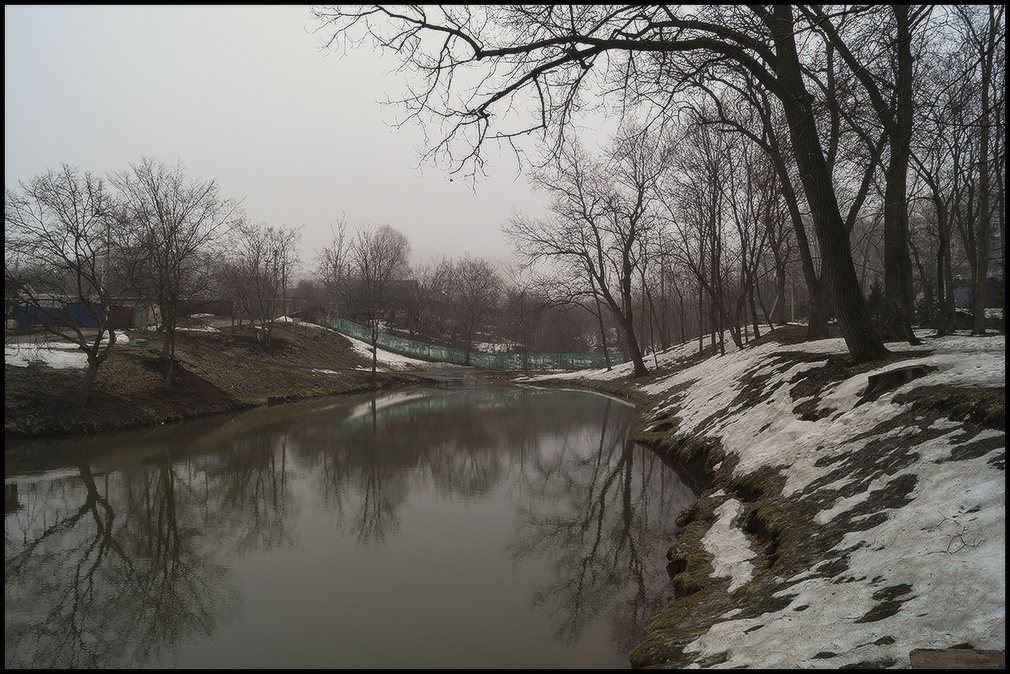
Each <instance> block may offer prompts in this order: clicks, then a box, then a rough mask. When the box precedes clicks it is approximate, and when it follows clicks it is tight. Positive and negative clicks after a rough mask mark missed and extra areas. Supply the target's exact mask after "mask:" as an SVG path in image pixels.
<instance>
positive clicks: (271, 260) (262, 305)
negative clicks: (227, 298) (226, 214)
mask: <svg viewBox="0 0 1010 674" xmlns="http://www.w3.org/2000/svg"><path fill="white" fill-rule="evenodd" d="M300 238H301V230H300V228H291V227H283V226H282V227H278V228H274V227H271V226H268V225H266V224H262V225H249V224H241V225H239V226H237V227H236V228H235V231H234V243H233V245H232V246H230V251H231V254H230V255H229V256H228V259H227V260H226V261H225V262H224V264H223V265H222V277H223V280H224V283H225V285H226V287H228V288H229V290H230V291H231V294H232V296H233V297H234V298H235V300H236V301H237V302H238V303H239V305H240V306H241V307H242V310H243V313H245V314H246V315H248V316H249V318H250V319H251V320H252V321H253V323H254V324H255V323H256V322H257V321H258V322H259V330H258V331H257V333H256V335H257V340H258V341H259V343H260V344H261V345H262V346H263V348H264V349H265V350H267V351H269V350H270V342H271V337H272V334H273V322H274V319H275V318H276V317H277V314H278V312H283V311H284V310H285V304H286V299H287V288H288V284H289V283H290V282H291V279H292V277H293V274H294V271H295V269H296V268H297V265H298V262H299V260H298V241H299V239H300Z"/></svg>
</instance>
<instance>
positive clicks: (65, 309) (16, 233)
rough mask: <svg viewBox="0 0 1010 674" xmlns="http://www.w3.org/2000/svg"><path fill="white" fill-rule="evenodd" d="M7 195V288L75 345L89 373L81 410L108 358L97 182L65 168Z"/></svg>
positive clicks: (104, 235)
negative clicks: (83, 357) (84, 359)
mask: <svg viewBox="0 0 1010 674" xmlns="http://www.w3.org/2000/svg"><path fill="white" fill-rule="evenodd" d="M19 186H20V190H19V191H17V192H14V191H11V190H9V189H8V190H5V192H4V253H5V254H4V283H5V285H7V286H8V287H9V288H10V289H12V290H15V291H16V293H17V297H18V303H19V304H20V305H21V306H22V307H23V309H24V310H25V311H26V312H27V313H28V314H29V315H31V316H32V317H33V318H34V319H35V320H36V321H38V323H39V324H41V325H42V327H43V328H45V330H47V331H48V332H49V333H51V334H53V335H56V336H58V337H61V338H63V339H66V340H68V341H70V342H71V343H73V344H76V345H77V348H79V349H80V350H81V351H83V352H84V353H85V355H86V356H87V370H86V371H85V374H84V379H83V380H82V382H81V387H80V390H79V392H78V396H77V402H78V404H79V405H82V406H83V405H86V404H87V402H88V398H89V395H90V391H91V386H92V384H93V383H94V381H95V376H96V375H97V373H98V367H99V366H100V365H101V364H102V363H103V362H105V360H106V359H107V358H108V357H109V355H110V353H111V352H112V348H113V345H114V344H115V341H116V332H115V330H114V329H113V327H112V324H111V323H110V315H109V310H110V309H111V288H110V285H109V282H110V276H111V275H110V274H109V264H110V259H109V247H110V229H109V227H110V217H111V212H112V210H113V209H112V199H111V197H110V195H109V194H108V193H107V192H106V190H105V187H104V185H103V183H102V179H101V178H98V177H96V176H94V175H92V174H91V173H82V172H81V171H80V170H79V169H77V168H74V167H71V166H68V165H66V164H64V165H63V166H62V167H61V168H60V170H59V171H53V170H50V171H47V172H46V173H44V174H42V175H39V176H36V177H34V178H32V179H31V180H30V181H29V182H28V183H24V182H20V183H19Z"/></svg>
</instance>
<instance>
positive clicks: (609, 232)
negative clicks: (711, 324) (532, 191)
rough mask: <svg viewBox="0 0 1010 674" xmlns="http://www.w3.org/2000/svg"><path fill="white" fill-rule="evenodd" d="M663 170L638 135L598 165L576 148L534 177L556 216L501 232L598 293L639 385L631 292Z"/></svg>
mask: <svg viewBox="0 0 1010 674" xmlns="http://www.w3.org/2000/svg"><path fill="white" fill-rule="evenodd" d="M665 166H666V165H665V159H664V158H663V156H662V152H661V149H660V148H659V146H658V144H657V143H655V142H654V141H653V140H652V138H651V137H650V136H648V135H647V134H646V133H644V132H642V131H640V130H629V131H626V132H624V134H623V135H620V136H617V137H615V138H614V140H613V142H612V145H611V147H610V149H609V151H608V152H607V156H606V158H605V159H604V160H602V161H595V160H593V159H592V158H591V157H590V156H589V155H588V154H587V153H586V152H585V150H583V149H582V148H581V147H580V146H578V145H573V146H571V147H570V148H567V149H566V150H565V152H564V153H563V154H562V155H561V156H560V158H559V161H558V165H557V166H556V167H555V168H554V169H553V170H551V171H550V172H542V173H540V174H538V175H537V177H536V182H537V184H538V185H539V186H540V187H541V188H542V189H544V190H545V191H546V192H547V193H548V194H549V195H551V198H552V203H551V205H550V207H549V208H550V211H551V212H552V214H553V216H552V217H549V218H546V219H541V220H529V219H526V218H523V217H522V216H515V217H513V218H512V219H511V221H510V222H509V223H508V224H507V225H506V226H505V232H506V234H507V235H508V236H509V238H510V239H511V240H512V241H513V243H514V245H515V246H516V249H517V251H518V252H519V254H520V256H521V257H522V258H523V259H524V260H526V261H527V262H531V263H535V262H538V261H549V260H555V261H559V262H560V263H561V265H562V267H561V268H562V269H563V270H567V273H569V274H572V278H573V279H578V280H579V281H581V282H582V284H583V287H585V286H586V285H588V286H589V289H590V292H591V293H592V295H593V296H594V297H596V296H597V293H598V297H599V298H600V299H601V300H602V301H603V303H604V304H605V305H606V306H607V308H608V309H609V311H610V312H611V314H612V315H613V316H614V319H615V320H616V321H617V322H618V324H619V325H620V326H621V331H622V333H623V336H624V341H625V345H626V346H627V349H628V353H629V356H630V358H631V361H632V362H633V363H634V367H635V376H636V377H641V376H644V375H646V374H648V372H649V370H648V368H647V367H646V365H645V361H644V359H643V357H642V350H641V347H640V345H639V339H638V336H637V335H636V332H635V315H634V314H635V312H634V307H635V296H634V287H633V285H634V283H635V281H636V280H637V279H638V278H639V276H640V274H641V270H642V266H643V265H644V263H645V258H646V257H647V243H648V242H649V241H650V237H652V236H654V233H655V232H654V230H656V229H657V227H658V215H657V208H658V194H657V190H656V187H657V181H658V180H659V178H660V175H661V174H662V172H663V171H664V170H665Z"/></svg>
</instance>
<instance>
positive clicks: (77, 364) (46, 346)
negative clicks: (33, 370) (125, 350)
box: [4, 332, 130, 369]
mask: <svg viewBox="0 0 1010 674" xmlns="http://www.w3.org/2000/svg"><path fill="white" fill-rule="evenodd" d="M105 341H108V340H105ZM129 341H130V338H129V337H127V336H126V335H125V334H124V333H122V332H120V333H117V335H116V344H117V345H123V344H126V343H128V342H129ZM117 348H118V347H117ZM4 363H5V364H7V365H13V366H14V367H28V364H29V363H42V364H45V365H48V366H49V367H53V368H57V369H62V368H76V369H82V368H84V367H85V366H86V365H87V364H88V357H87V356H86V355H85V353H84V352H83V351H81V350H80V348H78V346H77V345H76V344H71V343H69V342H58V341H53V340H43V341H40V342H37V343H33V342H20V343H13V344H5V345H4Z"/></svg>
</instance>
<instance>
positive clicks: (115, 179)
mask: <svg viewBox="0 0 1010 674" xmlns="http://www.w3.org/2000/svg"><path fill="white" fill-rule="evenodd" d="M111 182H112V184H113V185H114V186H115V187H116V188H117V189H118V191H119V194H120V196H121V200H122V204H121V205H122V209H121V212H120V229H119V232H118V236H119V241H120V244H119V247H120V250H121V255H120V256H119V258H118V260H117V264H118V266H119V271H120V272H121V273H123V274H124V276H125V278H126V279H127V281H128V282H129V283H130V285H131V286H132V287H133V288H135V289H136V290H138V291H139V292H140V293H141V294H142V295H143V296H145V297H148V298H150V299H151V300H153V301H154V302H156V303H157V305H158V307H159V309H160V312H161V325H162V329H163V330H164V333H165V341H164V345H163V347H162V351H161V356H160V360H161V364H162V371H163V373H164V376H165V381H166V382H171V377H172V368H173V365H174V362H175V332H176V326H177V323H178V319H179V317H180V316H179V314H180V311H181V309H182V306H183V301H184V300H185V299H186V298H189V297H192V296H194V295H195V294H196V293H197V292H198V291H199V290H201V289H203V288H204V287H205V286H206V283H207V282H208V280H209V278H210V272H209V264H208V259H207V254H208V253H209V247H210V246H211V244H213V243H214V242H215V241H216V240H217V239H218V238H219V237H221V235H223V234H224V233H225V232H226V231H227V230H228V229H229V228H230V227H231V226H232V225H233V224H235V223H237V222H238V221H239V220H240V214H239V212H238V205H237V204H236V203H235V202H234V201H231V200H227V199H222V198H221V197H220V195H219V191H220V190H219V187H218V185H217V182H216V181H214V180H209V181H203V180H200V179H192V180H187V179H186V176H185V168H184V167H183V166H182V164H181V163H178V164H176V165H175V166H168V165H166V164H165V163H164V162H161V161H159V160H157V159H153V158H147V157H145V158H144V159H142V160H141V161H140V162H139V163H137V164H131V166H130V169H129V170H128V171H122V172H119V173H115V174H113V175H112V177H111Z"/></svg>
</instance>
